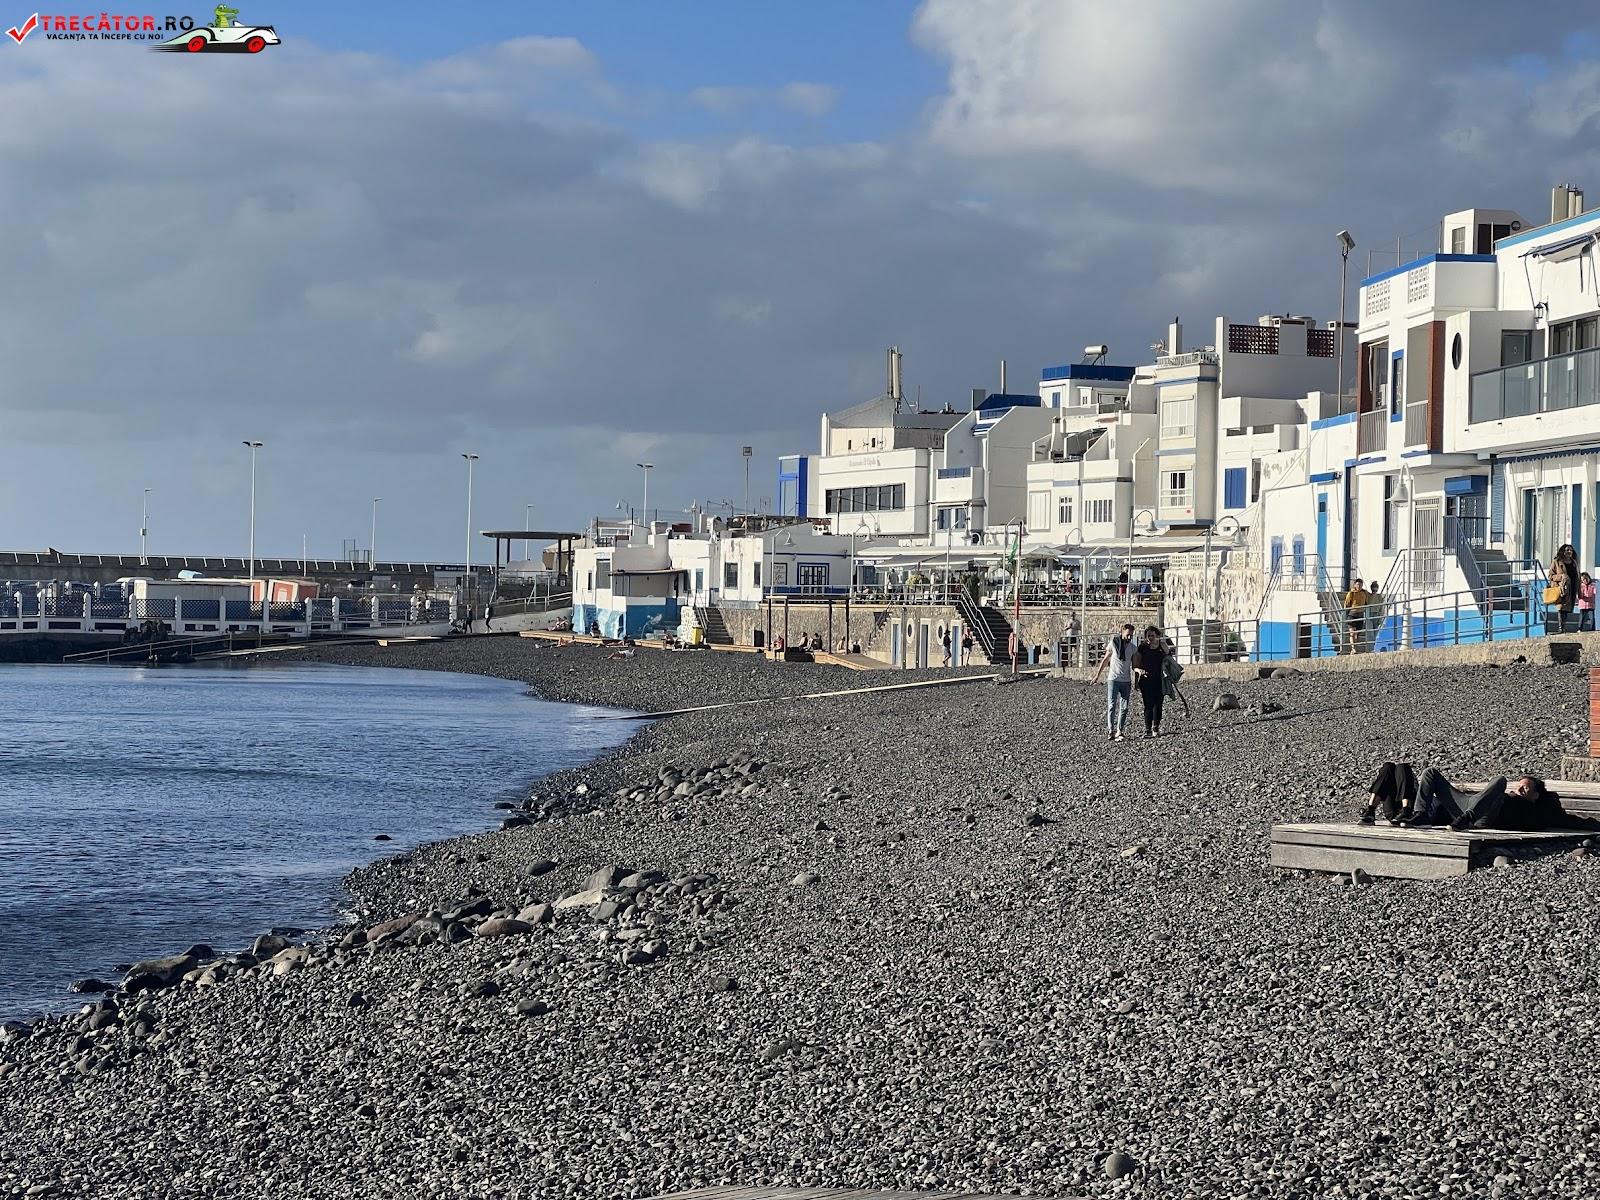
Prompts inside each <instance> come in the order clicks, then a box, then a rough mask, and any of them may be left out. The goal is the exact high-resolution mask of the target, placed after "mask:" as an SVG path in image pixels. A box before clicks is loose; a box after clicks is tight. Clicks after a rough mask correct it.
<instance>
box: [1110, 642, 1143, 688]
mask: <svg viewBox="0 0 1600 1200" xmlns="http://www.w3.org/2000/svg"><path fill="white" fill-rule="evenodd" d="M1119 642H1121V644H1122V650H1121V651H1120V652H1119V651H1118V650H1117V644H1118V643H1119ZM1136 645H1137V643H1136V642H1135V641H1134V640H1133V639H1132V638H1128V639H1127V640H1126V641H1123V639H1122V637H1121V635H1120V634H1119V635H1118V636H1117V637H1114V638H1112V639H1111V641H1110V642H1109V643H1108V644H1107V645H1106V652H1107V653H1108V654H1110V655H1111V662H1110V664H1109V667H1108V669H1107V672H1106V681H1107V682H1108V683H1132V682H1133V651H1134V648H1135V646H1136Z"/></svg>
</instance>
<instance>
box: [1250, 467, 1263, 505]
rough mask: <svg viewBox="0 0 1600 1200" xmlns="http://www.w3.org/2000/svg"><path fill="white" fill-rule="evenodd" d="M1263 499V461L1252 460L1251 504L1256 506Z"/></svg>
mask: <svg viewBox="0 0 1600 1200" xmlns="http://www.w3.org/2000/svg"><path fill="white" fill-rule="evenodd" d="M1259 499H1261V460H1260V459H1259V458H1252V459H1251V460H1250V503H1251V504H1254V503H1255V502H1256V501H1257V500H1259Z"/></svg>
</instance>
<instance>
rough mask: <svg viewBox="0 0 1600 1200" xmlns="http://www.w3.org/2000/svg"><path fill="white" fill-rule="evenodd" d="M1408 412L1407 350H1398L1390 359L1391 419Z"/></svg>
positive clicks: (1396, 418) (1395, 419) (1396, 419)
mask: <svg viewBox="0 0 1600 1200" xmlns="http://www.w3.org/2000/svg"><path fill="white" fill-rule="evenodd" d="M1405 414H1406V352H1405V351H1404V350H1396V351H1395V352H1394V354H1393V355H1392V356H1391V357H1390V359H1389V420H1391V421H1398V420H1399V419H1400V418H1401V417H1403V416H1405Z"/></svg>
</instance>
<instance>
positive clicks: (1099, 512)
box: [1083, 500, 1111, 525]
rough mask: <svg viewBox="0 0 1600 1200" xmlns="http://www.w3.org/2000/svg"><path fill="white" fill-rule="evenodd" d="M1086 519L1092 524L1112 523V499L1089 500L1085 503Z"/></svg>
mask: <svg viewBox="0 0 1600 1200" xmlns="http://www.w3.org/2000/svg"><path fill="white" fill-rule="evenodd" d="M1083 511H1084V519H1085V520H1086V521H1088V523H1089V524H1091V525H1109V524H1111V501H1110V500H1088V501H1085V502H1084V505H1083Z"/></svg>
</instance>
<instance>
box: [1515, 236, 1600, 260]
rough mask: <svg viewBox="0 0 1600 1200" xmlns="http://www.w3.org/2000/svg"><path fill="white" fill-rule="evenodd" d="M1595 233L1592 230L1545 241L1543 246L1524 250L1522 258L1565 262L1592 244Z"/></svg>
mask: <svg viewBox="0 0 1600 1200" xmlns="http://www.w3.org/2000/svg"><path fill="white" fill-rule="evenodd" d="M1596 236H1600V235H1596V234H1595V233H1594V232H1593V231H1591V232H1589V233H1580V234H1578V235H1577V236H1576V237H1569V238H1562V239H1561V240H1560V241H1559V242H1547V243H1545V244H1544V245H1543V246H1535V247H1534V248H1533V249H1532V250H1524V251H1523V252H1522V257H1523V258H1545V259H1549V260H1550V261H1551V262H1566V261H1567V260H1568V259H1571V258H1576V257H1577V256H1578V255H1580V254H1582V253H1583V252H1584V251H1585V250H1587V249H1588V248H1589V247H1590V246H1591V245H1593V244H1594V240H1595V238H1596Z"/></svg>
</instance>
